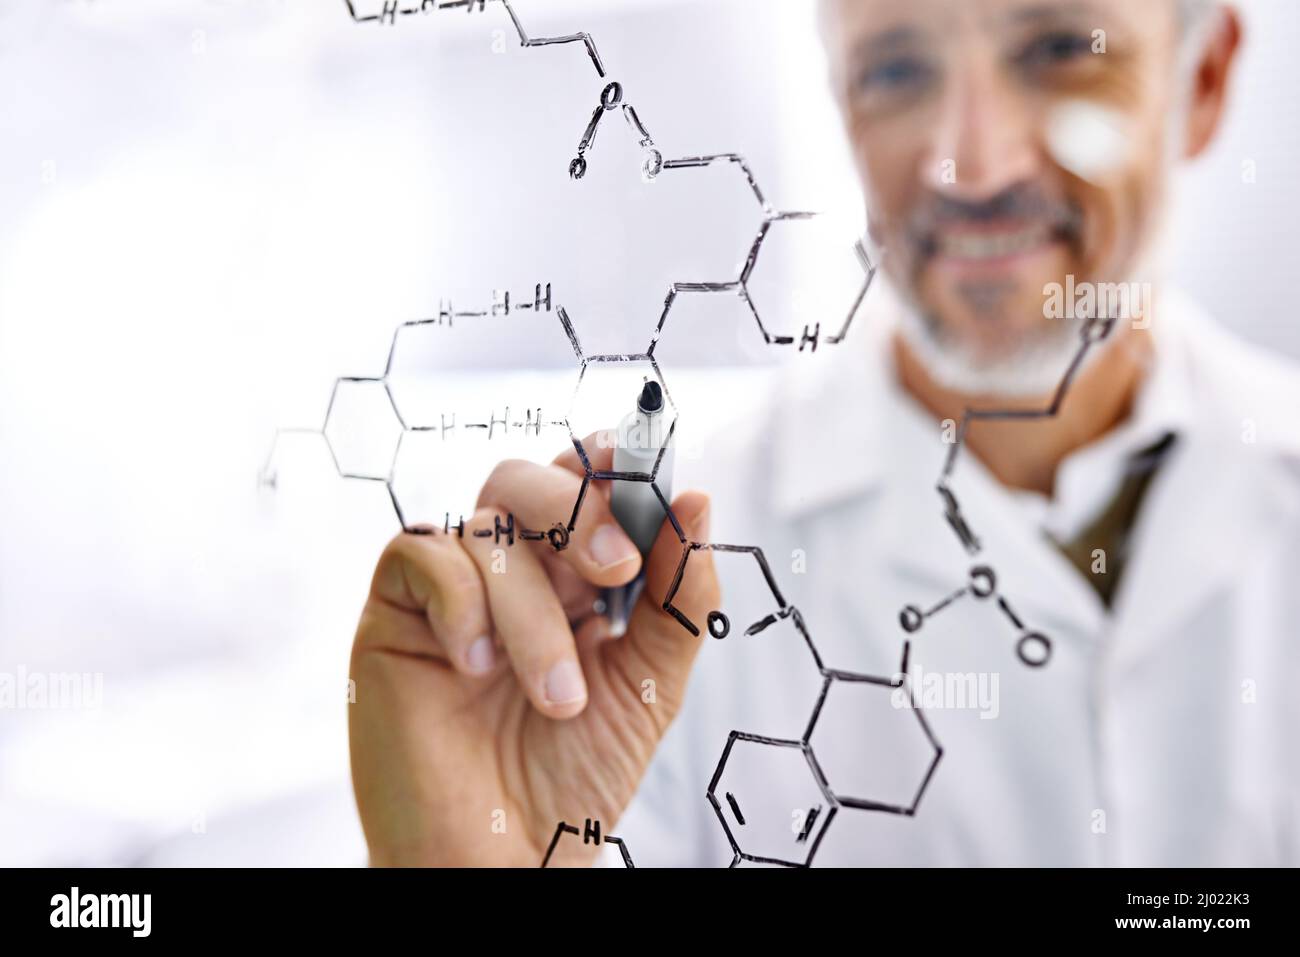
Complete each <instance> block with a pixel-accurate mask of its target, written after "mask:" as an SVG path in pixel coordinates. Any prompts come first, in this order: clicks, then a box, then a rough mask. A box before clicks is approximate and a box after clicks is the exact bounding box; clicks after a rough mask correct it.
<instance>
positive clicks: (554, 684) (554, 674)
mask: <svg viewBox="0 0 1300 957" xmlns="http://www.w3.org/2000/svg"><path fill="white" fill-rule="evenodd" d="M586 697H587V686H586V683H585V682H584V681H583V680H582V669H581V668H579V667H578V663H577V662H576V661H561V662H559V663H558V664H555V665H553V666H552V667H551V670H550V672H549V673H548V674H547V675H546V701H547V703H548V704H573V702H575V701H581V700H583V699H584V698H586Z"/></svg>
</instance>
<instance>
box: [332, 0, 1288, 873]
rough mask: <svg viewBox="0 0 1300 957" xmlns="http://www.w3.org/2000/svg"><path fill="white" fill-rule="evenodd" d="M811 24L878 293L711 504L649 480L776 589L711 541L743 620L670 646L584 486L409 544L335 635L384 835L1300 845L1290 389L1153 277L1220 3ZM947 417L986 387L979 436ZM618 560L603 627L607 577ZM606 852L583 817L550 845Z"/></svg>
mask: <svg viewBox="0 0 1300 957" xmlns="http://www.w3.org/2000/svg"><path fill="white" fill-rule="evenodd" d="M821 16H822V18H823V26H824V33H825V37H826V44H827V50H828V54H829V59H830V64H831V76H832V82H833V86H834V89H835V92H836V95H837V96H838V98H839V101H840V105H841V108H842V111H843V115H844V118H845V122H846V127H847V130H848V133H849V138H850V142H851V144H852V147H853V149H854V153H855V156H856V159H857V163H858V167H859V169H860V172H861V176H862V181H863V185H864V188H865V193H866V196H867V200H868V219H869V222H870V223H871V229H872V234H873V238H874V239H875V240H876V241H877V242H878V243H879V244H880V246H881V247H882V248H883V250H884V251H885V260H884V267H883V271H884V274H885V275H886V276H887V277H888V280H889V287H890V289H891V290H892V296H891V299H892V304H891V305H890V306H888V307H884V308H882V309H881V310H879V311H880V313H881V315H879V316H875V317H872V320H871V321H870V322H869V323H868V326H867V328H865V329H855V330H854V333H853V335H851V336H850V337H849V339H848V341H847V342H846V343H844V344H843V345H841V346H840V347H839V348H838V351H836V352H835V353H834V355H833V356H831V357H826V358H825V359H824V358H823V354H819V355H818V356H817V357H816V358H817V359H818V360H819V362H818V364H817V367H816V368H815V369H812V368H810V367H808V366H805V367H804V368H803V369H801V370H800V373H798V374H794V375H792V376H790V377H789V378H787V379H784V380H782V381H781V382H780V383H779V384H778V385H776V386H774V387H773V389H772V390H771V391H770V392H769V394H768V396H767V400H766V401H767V402H768V403H769V404H767V405H765V406H764V407H763V409H762V411H761V412H760V413H758V414H751V415H749V416H747V422H748V423H749V425H750V426H751V427H750V428H748V429H738V430H736V431H734V432H733V433H732V436H731V438H729V439H728V441H727V443H726V444H725V445H724V444H722V443H720V444H718V445H717V446H714V447H711V448H709V449H708V451H707V454H706V456H705V461H704V462H703V463H701V464H703V465H705V466H706V467H707V469H708V472H707V477H708V478H709V479H710V480H711V481H712V483H713V488H712V491H713V495H712V498H711V499H709V498H706V497H705V496H704V495H702V494H700V493H697V492H688V493H685V494H683V495H681V496H679V497H678V498H677V499H676V500H675V501H674V502H673V505H672V507H673V510H674V514H675V516H676V518H677V520H678V522H679V523H680V524H681V526H682V529H683V532H684V534H685V537H686V538H687V539H688V540H690V541H692V542H702V543H707V542H725V543H736V544H754V545H760V546H761V547H762V548H763V550H764V555H765V556H766V557H767V559H768V560H769V562H770V567H771V570H772V572H773V576H774V579H775V581H776V583H777V585H778V586H779V588H780V589H781V592H780V594H779V595H778V594H777V593H774V592H773V591H772V590H771V588H770V587H769V586H768V584H767V582H766V579H765V577H764V576H763V575H762V574H761V569H760V568H759V567H758V563H757V562H756V560H755V558H754V556H753V555H752V554H748V553H733V552H724V551H710V550H708V549H700V550H696V551H693V552H691V553H690V558H689V560H688V562H687V565H686V570H685V573H684V574H683V575H682V577H681V580H680V583H679V587H677V588H676V590H675V591H674V592H673V595H672V598H673V604H674V607H676V608H677V609H679V610H680V611H681V612H682V613H683V615H685V617H686V618H687V619H689V620H690V621H692V622H695V623H704V622H705V621H706V620H707V616H708V615H709V613H710V611H713V610H715V609H717V610H723V611H724V612H725V613H726V614H727V615H728V618H729V620H731V621H734V622H736V623H737V626H736V627H733V628H732V629H731V632H730V634H729V635H728V637H727V638H725V639H724V640H722V641H714V640H712V639H710V638H709V637H708V634H709V632H708V631H707V630H705V629H703V628H700V632H701V634H703V635H704V637H696V636H693V635H691V634H690V633H689V632H687V631H686V630H684V629H683V628H682V626H681V625H680V624H679V623H678V621H676V620H675V619H674V618H672V617H670V616H669V615H666V614H664V612H663V610H662V607H661V605H662V601H663V598H664V596H665V595H667V594H668V592H669V589H670V587H672V586H673V579H674V575H675V573H676V572H677V569H678V565H679V562H680V561H681V556H682V545H681V543H680V542H679V540H678V538H677V536H676V535H675V534H674V532H673V530H672V529H671V527H670V526H668V525H665V526H664V528H663V529H662V530H661V532H660V535H659V538H658V540H657V542H656V544H655V546H654V548H653V550H652V551H651V552H650V554H649V555H648V557H647V558H646V559H645V560H644V563H643V562H642V560H641V558H640V556H639V554H638V553H637V550H636V549H635V548H634V547H633V545H632V543H631V541H630V540H629V539H628V538H627V536H626V535H625V534H624V533H623V532H622V531H621V529H620V528H619V527H618V525H617V524H616V523H615V522H614V520H613V518H612V516H611V513H610V511H609V506H608V494H607V493H608V489H607V488H604V487H601V491H602V492H603V493H604V494H598V495H591V496H589V497H588V501H587V503H586V505H585V507H584V509H583V512H582V517H581V521H580V522H579V523H578V526H577V528H576V529H575V531H574V535H573V540H572V542H571V544H570V546H569V547H568V548H567V549H566V550H564V551H562V552H554V551H548V550H547V549H546V548H545V547H539V548H536V549H531V550H529V549H517V550H515V551H513V552H512V553H511V556H510V563H509V571H508V572H507V573H506V574H493V573H492V571H491V567H490V566H491V549H492V547H493V546H492V545H491V544H490V540H481V539H474V538H473V537H472V536H467V537H466V538H464V539H458V538H457V537H455V536H454V535H453V536H443V535H434V536H430V537H414V536H404V537H400V538H398V539H397V540H395V541H394V542H393V543H392V545H391V546H390V547H389V549H388V550H387V551H386V552H385V554H384V556H383V557H382V558H381V560H380V563H379V567H378V569H377V570H376V573H375V578H374V583H373V587H372V593H371V597H370V600H369V602H368V604H367V607H366V609H365V612H364V614H363V616H362V619H361V623H360V626H359V628H358V633H357V640H356V646H355V650H354V655H353V664H352V677H353V678H354V679H355V680H356V682H357V687H358V696H357V703H356V705H354V706H353V708H352V711H351V740H352V762H353V772H354V779H355V788H356V793H357V800H358V805H359V808H360V812H361V817H362V823H363V825H364V828H365V832H366V836H367V840H368V842H369V846H370V850H371V858H372V862H373V863H375V864H489V865H491V864H512V865H523V866H535V865H536V864H538V863H539V862H540V861H541V859H542V857H543V855H544V854H545V853H546V851H547V848H548V845H549V844H550V841H551V838H552V836H553V835H554V834H555V833H556V828H557V824H558V823H559V822H566V823H568V824H570V825H573V826H576V827H577V828H578V829H579V831H583V830H585V829H586V828H585V825H586V822H587V820H588V819H590V820H593V821H596V820H598V821H600V822H602V826H603V832H602V833H603V834H605V835H609V834H611V833H614V834H618V835H619V836H620V837H621V838H622V839H623V840H624V841H625V842H626V846H627V848H628V849H629V851H630V853H631V854H632V856H633V858H634V859H635V860H636V861H637V863H639V864H646V863H666V864H672V863H679V864H686V863H691V864H701V865H712V866H718V865H725V864H728V863H732V862H736V861H772V862H781V863H792V864H801V863H807V862H809V861H810V860H812V859H813V858H814V855H815V859H816V861H817V863H819V864H837V863H838V864H931V865H953V864H992V865H1001V864H1041V865H1085V864H1116V865H1127V864H1150V865H1178V864H1233V863H1251V864H1281V863H1288V862H1289V863H1295V862H1296V861H1297V860H1300V817H1298V816H1297V815H1298V814H1300V798H1298V795H1300V769H1298V768H1297V749H1296V748H1295V747H1294V746H1293V744H1292V743H1291V741H1290V734H1291V732H1290V729H1292V728H1294V727H1295V726H1296V718H1297V716H1298V714H1297V710H1298V707H1297V705H1296V704H1295V703H1294V701H1295V698H1294V696H1292V695H1291V694H1290V693H1289V685H1288V682H1289V681H1293V680H1295V679H1296V678H1298V677H1300V650H1297V649H1300V643H1298V642H1296V641H1295V636H1294V627H1293V626H1292V625H1291V624H1290V623H1291V622H1293V621H1296V620H1300V597H1298V596H1297V592H1296V589H1294V587H1292V585H1291V583H1292V582H1293V581H1294V577H1295V572H1294V569H1295V568H1296V567H1297V562H1298V561H1300V429H1298V428H1297V427H1296V425H1295V423H1294V420H1293V410H1295V409H1297V408H1300V403H1298V402H1297V400H1298V399H1300V386H1298V385H1297V379H1296V377H1295V373H1294V371H1292V370H1291V369H1290V368H1289V367H1285V366H1283V365H1282V364H1281V363H1279V362H1276V361H1275V360H1271V359H1268V358H1267V357H1264V356H1261V355H1259V354H1257V353H1255V352H1254V351H1252V350H1250V349H1248V348H1246V347H1244V346H1243V345H1241V344H1239V343H1237V342H1235V341H1233V340H1231V339H1230V338H1228V337H1227V336H1226V335H1225V334H1224V333H1223V332H1221V331H1218V330H1216V329H1215V328H1214V327H1213V326H1212V325H1210V324H1209V323H1208V321H1207V320H1205V319H1203V318H1200V317H1199V316H1198V314H1197V313H1196V312H1195V310H1194V309H1193V308H1191V307H1190V306H1188V305H1187V304H1185V303H1182V302H1181V301H1180V300H1178V298H1177V297H1176V296H1175V295H1174V294H1173V293H1172V292H1168V291H1166V290H1165V289H1164V288H1163V287H1161V286H1160V285H1159V283H1158V276H1157V275H1156V273H1155V272H1154V269H1155V268H1156V266H1155V260H1154V257H1153V252H1154V248H1155V245H1156V240H1157V238H1158V233H1159V226H1160V222H1161V217H1162V213H1163V211H1164V201H1165V192H1166V187H1167V183H1168V175H1169V169H1170V165H1171V164H1172V163H1173V162H1174V161H1176V160H1180V159H1184V158H1192V157H1195V156H1196V155H1198V154H1199V153H1201V152H1202V151H1204V150H1205V149H1206V147H1207V146H1208V145H1209V144H1210V142H1211V141H1212V139H1213V137H1214V134H1215V132H1216V130H1217V129H1218V128H1219V126H1220V122H1221V118H1222V115H1223V112H1224V106H1225V100H1226V97H1227V94H1228V90H1229V86H1230V78H1231V74H1232V69H1233V65H1234V63H1235V60H1236V57H1237V50H1238V45H1239V40H1240V32H1241V30H1240V23H1239V20H1238V17H1237V15H1236V14H1235V13H1234V12H1233V11H1232V10H1231V9H1229V8H1226V7H1222V6H1219V5H1218V4H1211V3H1208V2H1201V0H1151V2H1144V3H1132V2H1129V0H962V2H950V0H826V2H824V3H823V4H822V9H821ZM1121 284H1123V285H1121ZM1130 284H1131V285H1130ZM1119 289H1126V290H1130V291H1133V294H1132V295H1130V296H1128V297H1121V296H1117V295H1116V294H1115V293H1116V291H1117V290H1119ZM1080 290H1083V293H1080ZM1067 300H1068V301H1067ZM1102 333H1108V335H1105V337H1104V339H1103V338H1102ZM1085 337H1086V338H1087V339H1088V341H1089V342H1090V343H1091V345H1090V347H1089V348H1088V349H1087V350H1086V354H1085V353H1084V352H1081V346H1082V343H1083V342H1084V340H1085ZM1079 355H1083V356H1084V358H1083V360H1082V361H1081V362H1080V364H1079V365H1078V367H1077V368H1076V369H1075V370H1074V372H1075V374H1074V375H1073V376H1072V378H1071V379H1070V380H1069V390H1068V393H1067V394H1066V397H1065V400H1064V401H1063V402H1061V403H1060V404H1059V407H1054V406H1053V396H1054V393H1055V391H1056V389H1057V386H1058V384H1059V383H1060V382H1061V381H1062V380H1063V379H1064V378H1065V377H1066V372H1067V369H1069V368H1071V364H1072V363H1073V362H1074V360H1075V358H1076V357H1078V356H1079ZM968 409H979V410H1001V411H1003V412H1006V413H1010V414H1009V415H1007V416H1004V417H1000V418H998V417H995V418H984V419H982V418H977V419H975V420H973V423H972V424H971V425H970V427H969V429H968V430H963V429H962V428H961V423H962V422H963V419H964V416H965V413H966V410H968ZM1044 410H1050V411H1054V413H1055V414H1053V415H1048V416H1043V415H1036V414H1035V413H1039V412H1042V411H1044ZM959 440H960V441H962V446H961V448H960V450H959V454H957V455H955V456H954V457H953V458H952V459H951V462H952V464H953V468H952V471H951V473H950V474H949V473H948V472H947V471H946V470H945V471H943V472H942V474H943V475H944V476H945V477H944V479H943V482H942V487H943V489H944V490H945V491H946V494H945V495H936V493H935V488H934V482H935V479H936V478H937V477H939V476H940V475H941V469H944V464H945V461H947V456H948V453H949V452H950V451H951V449H952V443H953V442H954V441H959ZM598 444H599V443H589V444H588V448H594V447H595V446H596V445H598ZM593 454H594V455H595V456H596V461H595V462H594V463H593V464H595V466H596V467H597V468H602V467H605V468H607V467H608V462H607V461H606V459H608V456H609V454H610V453H609V451H608V450H604V451H603V452H595V453H593ZM580 475H581V467H580V465H579V463H578V459H577V456H576V455H575V454H574V453H573V452H572V451H568V452H565V453H562V454H561V455H560V456H559V458H558V459H557V460H556V462H555V464H554V465H553V466H551V467H541V466H535V465H530V464H527V463H518V462H514V463H504V464H503V465H502V466H500V467H499V468H498V469H497V471H496V472H495V473H494V474H493V476H492V478H491V479H490V480H489V482H488V483H487V485H486V486H485V487H484V489H483V490H482V494H481V496H480V505H481V506H482V510H481V511H480V513H478V514H476V516H475V517H474V522H473V524H474V525H475V526H476V527H477V526H482V525H485V526H487V527H491V523H492V519H493V516H494V515H500V514H504V513H513V514H514V515H515V516H517V517H518V518H519V519H520V520H521V521H523V522H524V524H525V525H528V526H530V527H534V528H545V527H549V525H550V524H551V523H552V522H553V521H554V519H555V517H556V516H563V515H566V514H567V512H568V509H569V508H570V507H571V505H572V503H573V501H574V499H575V497H576V494H577V491H578V488H579V483H580V478H579V477H580ZM681 478H682V476H681V475H679V476H678V480H679V487H681V482H680V480H681ZM723 482H725V483H726V484H725V485H723V484H722V483H723ZM604 484H605V483H601V485H602V486H604ZM945 516H946V517H947V521H945ZM737 555H739V559H738V558H737ZM642 564H644V570H645V573H646V581H647V585H646V594H645V595H644V596H643V597H642V599H641V601H640V603H639V604H638V605H637V607H636V608H635V610H634V612H633V616H632V619H631V622H630V624H629V627H628V630H627V633H626V634H625V635H623V636H622V637H620V638H617V639H613V638H611V636H610V634H609V631H610V628H609V625H608V622H607V621H606V620H605V619H604V618H603V617H602V616H600V615H598V614H595V613H593V606H594V600H595V598H596V596H597V594H598V591H597V589H599V588H601V587H606V586H614V585H619V584H621V583H624V582H627V581H629V580H630V579H632V578H633V577H634V575H635V574H636V573H637V572H638V570H639V569H640V568H641V566H642ZM720 575H721V579H722V580H721V581H720V577H719V576H720ZM947 598H951V599H952V600H951V601H950V602H947V603H945V600H946V599H947ZM771 609H775V612H776V614H775V617H774V618H773V619H768V618H765V612H768V611H769V610H771ZM796 609H797V611H796ZM900 610H902V615H901V616H900ZM763 621H769V622H770V623H769V624H768V626H767V627H765V628H762V630H760V631H758V632H757V633H756V634H752V635H744V634H742V632H744V631H745V630H746V627H745V626H747V625H748V624H749V623H751V622H754V623H761V622H763ZM900 625H901V627H900ZM704 646H707V647H704ZM905 647H906V649H907V660H906V662H904V661H903V658H904V648H905ZM702 648H703V654H700V652H701V649H702ZM904 671H906V673H907V676H906V677H904V674H903V672H904ZM936 676H937V677H938V679H939V680H938V681H935V680H934V679H935V678H936ZM954 676H955V677H956V678H957V679H960V680H956V681H954V680H951V679H953V678H954ZM688 678H689V684H688ZM732 730H738V731H741V732H747V733H748V735H752V736H753V737H749V736H741V737H736V738H734V739H732V738H729V732H730V731H732ZM768 739H771V740H768ZM729 742H730V744H729ZM780 742H785V743H784V744H782V743H780ZM940 749H942V756H941V758H940V757H939V755H940ZM724 752H725V756H726V761H725V762H721V763H720V761H719V759H720V758H721V757H723V756H724ZM823 777H824V779H823ZM706 790H707V791H708V792H709V797H708V799H707V800H706V798H705V792H706ZM570 836H571V837H572V835H570ZM596 858H597V845H596V844H595V843H590V844H588V843H586V842H584V841H583V840H581V839H579V838H577V837H572V839H571V840H565V841H562V842H559V843H558V844H557V845H556V853H555V855H554V857H553V858H552V863H590V862H592V861H594V860H596Z"/></svg>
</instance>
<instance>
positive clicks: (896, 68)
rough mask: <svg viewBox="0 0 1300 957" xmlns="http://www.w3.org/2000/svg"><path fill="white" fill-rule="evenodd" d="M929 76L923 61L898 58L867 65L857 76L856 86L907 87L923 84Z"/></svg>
mask: <svg viewBox="0 0 1300 957" xmlns="http://www.w3.org/2000/svg"><path fill="white" fill-rule="evenodd" d="M928 76H929V71H928V70H927V68H926V66H925V64H924V63H922V62H921V61H920V60H917V59H911V58H899V59H894V60H887V61H885V62H884V63H880V64H877V65H875V66H872V67H869V68H868V69H866V70H864V71H863V72H862V75H861V76H860V77H859V78H858V88H859V89H860V90H864V91H882V92H886V93H887V92H889V91H891V90H900V89H907V88H911V87H916V86H919V85H921V84H923V83H924V82H925V80H926V78H927V77H928Z"/></svg>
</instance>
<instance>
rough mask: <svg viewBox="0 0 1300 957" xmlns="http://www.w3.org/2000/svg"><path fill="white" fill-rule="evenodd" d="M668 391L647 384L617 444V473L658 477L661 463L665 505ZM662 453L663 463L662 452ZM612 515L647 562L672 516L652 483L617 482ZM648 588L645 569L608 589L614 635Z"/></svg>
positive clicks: (669, 468) (669, 461) (669, 469)
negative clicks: (656, 469) (621, 583)
mask: <svg viewBox="0 0 1300 957" xmlns="http://www.w3.org/2000/svg"><path fill="white" fill-rule="evenodd" d="M666 411H667V410H666V408H665V404H664V392H663V388H662V387H661V386H660V385H659V383H658V382H654V381H652V380H650V379H647V380H646V382H645V385H644V386H642V388H641V394H640V395H639V396H638V397H637V401H636V409H634V410H633V411H632V412H630V413H628V415H627V417H626V418H624V419H623V421H622V422H621V423H619V426H618V433H617V444H616V445H615V446H614V465H613V470H614V471H615V472H641V473H645V474H647V475H649V474H650V473H652V472H654V468H655V462H656V461H658V462H659V471H658V473H656V478H655V482H654V484H655V485H657V486H658V487H659V491H660V492H662V493H663V497H664V501H669V502H671V501H672V497H673V448H672V445H671V444H669V435H668V429H669V426H670V425H671V423H670V422H669V421H668V416H667V414H666ZM661 451H662V452H663V458H662V459H661V458H660V457H659V456H660V452H661ZM609 507H610V511H612V512H613V513H614V518H615V520H617V522H618V524H619V525H621V526H622V527H623V531H625V532H627V534H628V537H629V538H630V539H632V542H633V544H635V545H636V547H637V550H638V551H640V552H641V557H642V558H645V557H646V556H647V555H649V554H650V549H651V548H653V547H654V543H655V538H657V537H658V535H659V528H660V526H662V525H663V523H664V519H665V518H666V517H667V513H666V512H665V511H664V506H663V504H662V503H661V502H660V501H659V496H658V495H656V494H655V490H654V488H653V487H652V485H651V483H649V482H627V481H621V482H620V481H616V482H614V487H613V489H612V491H611V492H610V496H609ZM644 585H645V564H644V563H642V566H641V571H640V572H638V573H637V576H636V578H634V579H633V580H632V581H630V582H628V583H627V584H626V585H623V586H621V587H619V588H606V589H604V590H603V591H602V592H601V600H602V602H603V603H604V606H605V615H606V616H607V617H608V618H609V621H610V628H611V630H612V632H613V634H614V635H615V636H621V635H622V634H623V633H624V632H625V631H626V630H627V621H628V617H629V616H630V615H631V614H632V608H633V607H634V606H635V605H636V600H637V598H638V596H639V595H640V594H641V589H642V588H643V587H644Z"/></svg>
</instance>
